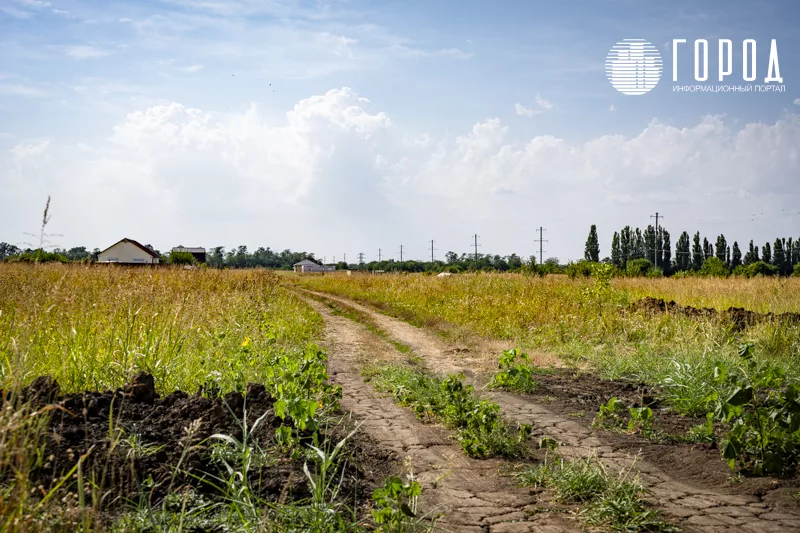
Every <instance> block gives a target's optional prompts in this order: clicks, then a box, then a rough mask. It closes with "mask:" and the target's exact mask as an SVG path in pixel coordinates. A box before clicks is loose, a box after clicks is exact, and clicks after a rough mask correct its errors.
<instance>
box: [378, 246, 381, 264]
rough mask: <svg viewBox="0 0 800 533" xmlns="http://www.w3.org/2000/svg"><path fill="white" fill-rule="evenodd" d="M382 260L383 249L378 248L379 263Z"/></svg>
mask: <svg viewBox="0 0 800 533" xmlns="http://www.w3.org/2000/svg"><path fill="white" fill-rule="evenodd" d="M380 262H381V249H380V248H378V263H380Z"/></svg>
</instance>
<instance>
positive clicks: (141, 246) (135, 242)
mask: <svg viewBox="0 0 800 533" xmlns="http://www.w3.org/2000/svg"><path fill="white" fill-rule="evenodd" d="M121 242H129V243H131V244H132V245H134V246H136V247H137V248H141V249H142V250H143V251H145V252H147V253H148V254H149V255H150V256H151V257H155V258H156V259H157V258H158V254H157V253H155V252H154V251H153V250H151V249H150V248H148V247H147V246H144V245H143V244H142V243H140V242H138V241H134V240H133V239H128V238H127V237H126V238H124V239H121V240H119V241H117V242H115V243H114V244H112V245H111V246H109V247H108V248H106V249H105V250H103V251H102V252H100V253H101V254H102V253H104V252H106V251H108V250H110V249H111V248H113V247H115V246H116V245H118V244H119V243H121Z"/></svg>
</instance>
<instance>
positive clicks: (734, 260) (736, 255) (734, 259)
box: [731, 241, 742, 270]
mask: <svg viewBox="0 0 800 533" xmlns="http://www.w3.org/2000/svg"><path fill="white" fill-rule="evenodd" d="M741 264H742V251H741V250H740V249H739V243H738V242H736V241H733V253H732V254H731V270H733V269H734V268H736V267H737V266H739V265H741Z"/></svg>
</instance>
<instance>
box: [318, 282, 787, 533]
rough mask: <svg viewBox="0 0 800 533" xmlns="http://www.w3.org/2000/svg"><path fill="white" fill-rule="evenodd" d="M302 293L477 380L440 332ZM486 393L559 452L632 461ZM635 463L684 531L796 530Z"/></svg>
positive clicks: (536, 408)
mask: <svg viewBox="0 0 800 533" xmlns="http://www.w3.org/2000/svg"><path fill="white" fill-rule="evenodd" d="M304 292H306V293H307V294H309V295H311V296H314V297H318V298H326V299H329V300H331V301H333V302H335V303H336V304H337V305H342V306H344V307H350V308H351V309H354V310H356V311H357V312H359V313H362V314H366V315H367V316H368V317H369V318H370V320H372V321H373V322H374V324H375V325H377V326H378V327H379V328H380V329H381V330H383V331H384V332H385V333H386V334H387V335H388V336H390V337H391V338H392V339H394V340H396V341H399V342H402V343H404V344H406V345H408V346H409V347H411V349H412V350H413V351H414V353H416V354H417V355H419V356H421V357H422V358H423V359H424V360H425V364H426V365H427V366H428V367H429V368H430V369H431V370H434V371H436V372H441V373H447V374H453V373H459V372H462V373H463V374H464V375H465V380H466V381H468V382H471V383H472V384H478V381H479V379H478V378H479V376H477V375H476V374H475V372H473V371H472V370H470V369H469V368H464V367H462V366H459V365H458V364H457V362H454V361H453V356H452V354H453V351H454V350H453V347H451V346H448V345H447V343H446V342H445V341H444V340H442V339H441V338H440V337H439V336H437V335H435V334H432V333H429V332H426V331H425V330H423V329H420V328H418V327H415V326H412V325H410V324H408V323H406V322H403V321H401V320H398V319H395V318H392V317H389V316H386V315H384V314H382V313H379V312H377V311H375V310H374V309H371V308H369V307H366V306H364V305H361V304H358V303H356V302H354V301H352V300H349V299H347V298H343V297H340V296H334V295H330V294H327V293H316V292H313V291H304ZM488 396H489V397H491V398H492V399H493V400H494V401H496V402H497V403H498V404H499V405H500V407H501V409H502V411H503V413H504V414H505V415H506V416H507V417H508V418H509V419H511V420H513V421H514V422H517V423H526V424H532V425H533V427H534V434H536V435H546V436H550V437H553V438H555V439H556V440H558V441H559V443H560V446H559V453H561V454H562V455H563V456H565V457H570V458H578V457H586V456H588V455H590V454H592V453H594V454H596V455H597V457H598V458H599V459H600V460H601V461H603V463H604V464H606V465H608V466H609V467H611V468H613V469H615V470H620V469H627V468H630V466H631V464H632V463H633V461H634V459H636V458H634V457H632V456H631V454H630V453H628V452H627V451H624V450H621V449H618V448H615V447H614V446H611V445H610V444H609V443H608V442H606V441H605V440H604V439H603V437H602V433H600V432H596V431H594V430H593V429H592V428H591V427H590V426H588V425H587V424H585V423H583V424H582V423H580V422H578V421H576V420H573V419H570V418H567V417H565V416H561V415H559V414H556V413H554V412H553V411H551V410H549V409H547V408H546V407H545V406H543V405H540V404H537V403H534V402H533V401H531V400H530V399H529V398H525V397H523V396H520V395H515V394H510V393H506V392H495V391H493V392H491V393H489V394H488ZM635 467H636V469H637V470H638V471H639V472H640V473H641V477H640V479H641V481H642V483H643V484H645V485H646V486H647V487H648V488H649V489H650V490H651V491H652V494H653V499H654V500H655V501H656V503H657V505H658V506H659V507H660V508H661V509H662V510H663V511H664V512H665V513H666V514H667V515H668V516H670V517H671V518H672V519H673V520H674V521H675V522H676V523H678V524H679V525H680V526H681V527H682V528H683V529H684V531H698V532H699V531H702V532H722V531H726V532H730V533H762V532H764V533H771V532H775V533H777V532H787V531H800V511H798V509H796V508H795V509H791V508H782V507H781V508H775V507H773V506H771V505H769V504H767V503H764V502H763V501H762V499H761V498H759V497H757V496H755V495H747V494H725V493H721V492H720V491H719V490H714V489H712V488H708V487H702V486H698V485H697V484H695V483H687V482H684V481H682V480H680V479H675V478H673V477H672V476H670V474H669V473H667V472H665V471H663V470H662V469H660V468H658V467H657V466H655V465H652V464H649V463H648V462H647V461H644V460H641V459H637V460H636V463H635Z"/></svg>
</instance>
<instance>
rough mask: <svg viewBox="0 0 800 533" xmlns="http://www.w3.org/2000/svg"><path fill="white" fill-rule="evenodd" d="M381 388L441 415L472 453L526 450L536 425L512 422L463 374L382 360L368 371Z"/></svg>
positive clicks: (424, 412)
mask: <svg viewBox="0 0 800 533" xmlns="http://www.w3.org/2000/svg"><path fill="white" fill-rule="evenodd" d="M366 377H367V379H371V380H372V381H373V383H374V385H375V387H376V388H377V389H378V390H381V391H384V392H389V393H391V394H392V395H393V396H394V398H395V400H396V401H397V402H398V403H400V404H401V405H404V406H407V407H410V408H411V409H412V410H413V411H414V412H415V413H416V415H417V416H418V417H420V418H430V419H433V420H437V421H440V422H441V423H443V424H444V425H445V426H447V427H449V428H451V429H453V430H455V437H456V439H457V440H458V442H459V443H460V444H461V447H462V449H463V450H464V453H466V454H467V455H469V456H470V457H489V456H494V455H501V456H506V457H517V456H520V455H524V454H525V453H526V450H527V445H528V442H529V441H530V436H531V431H532V428H531V426H530V425H528V424H522V425H519V426H516V427H512V425H511V424H509V422H508V421H506V420H505V419H504V418H503V417H502V415H501V414H500V406H499V405H497V404H496V403H494V402H490V401H488V400H482V399H480V398H479V397H478V396H477V395H476V394H475V391H474V389H473V387H472V385H468V384H465V383H464V382H463V381H462V377H461V376H459V375H453V376H448V377H446V378H440V377H437V376H433V375H430V374H427V373H425V372H423V371H422V370H420V369H419V368H413V367H410V366H407V365H398V364H390V365H381V366H377V367H373V368H372V369H371V370H369V371H368V372H367V375H366Z"/></svg>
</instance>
